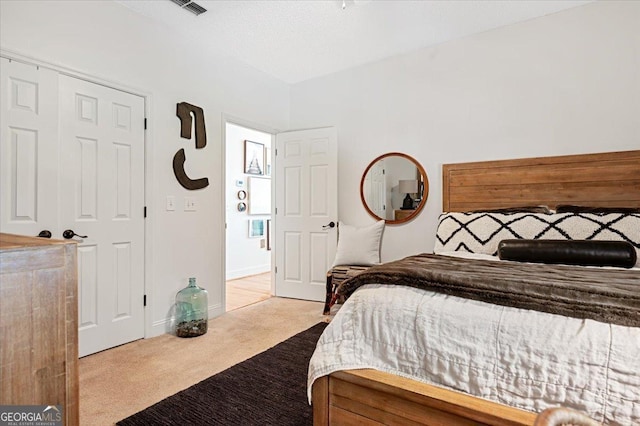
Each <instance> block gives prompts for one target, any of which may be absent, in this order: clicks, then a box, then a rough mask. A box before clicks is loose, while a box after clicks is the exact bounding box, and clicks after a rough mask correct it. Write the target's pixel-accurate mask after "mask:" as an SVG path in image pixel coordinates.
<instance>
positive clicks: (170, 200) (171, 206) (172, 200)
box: [167, 195, 176, 212]
mask: <svg viewBox="0 0 640 426" xmlns="http://www.w3.org/2000/svg"><path fill="white" fill-rule="evenodd" d="M175 209H176V197H174V196H173V195H167V211H168V212H172V211H174V210H175Z"/></svg>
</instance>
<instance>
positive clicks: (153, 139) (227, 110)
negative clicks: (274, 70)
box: [0, 1, 289, 335]
mask: <svg viewBox="0 0 640 426" xmlns="http://www.w3.org/2000/svg"><path fill="white" fill-rule="evenodd" d="M0 19H1V21H0V42H1V47H2V48H3V49H8V50H11V51H17V52H19V53H21V54H23V55H28V56H32V57H35V58H37V59H40V60H43V61H48V62H52V63H55V64H59V65H62V66H66V67H69V68H73V69H75V70H78V71H81V72H84V73H87V74H90V75H94V76H97V77H100V78H102V79H107V80H110V81H114V82H117V83H119V84H122V85H126V86H131V87H134V88H136V90H142V91H144V92H145V94H150V95H151V98H150V105H149V115H148V117H149V131H148V132H147V137H148V142H147V150H148V151H149V152H148V157H147V159H148V164H147V167H148V174H147V176H148V183H147V188H148V191H147V194H146V198H147V206H148V219H147V220H148V221H150V222H149V223H150V227H151V232H149V233H148V234H147V244H150V246H149V249H150V250H149V252H150V254H151V257H150V259H149V263H148V264H149V265H150V268H148V270H147V283H148V287H147V295H148V303H149V305H150V306H148V309H147V318H148V320H147V333H148V335H154V334H160V333H163V332H164V331H165V326H166V319H167V316H168V313H169V311H170V309H171V306H172V304H173V302H174V298H175V293H176V292H177V291H178V290H179V289H180V288H182V287H184V286H186V285H187V279H188V277H191V276H195V277H197V279H198V283H199V284H201V285H202V286H204V287H205V288H207V289H208V290H209V304H210V305H211V306H210V312H211V313H212V314H217V313H222V312H224V306H223V305H222V300H223V293H222V292H223V289H224V285H223V283H222V282H220V277H222V268H224V264H223V261H222V259H223V257H222V255H223V253H222V250H223V248H224V234H223V210H222V209H223V189H222V188H223V181H224V177H223V172H222V165H223V163H222V155H223V154H222V153H223V150H222V123H223V118H222V116H223V114H229V115H232V116H235V117H240V118H242V119H245V120H249V121H251V122H254V123H260V124H262V125H264V126H267V127H270V128H282V129H286V128H288V112H289V101H288V99H289V88H288V86H287V85H286V84H284V83H282V82H280V81H279V80H276V79H273V78H271V77H269V76H266V75H265V74H262V73H259V72H257V71H256V70H254V69H252V68H249V67H247V66H244V65H241V64H239V63H237V62H234V61H232V60H228V59H224V58H219V57H215V56H212V55H210V54H204V53H203V52H206V48H205V45H204V44H199V43H197V42H193V41H190V42H186V41H183V40H182V38H181V37H180V35H178V34H176V33H173V32H172V31H171V30H170V29H169V28H167V27H165V26H163V25H160V24H157V23H154V22H152V21H151V20H149V19H147V18H145V17H142V16H140V15H137V14H135V13H134V12H132V11H130V10H129V9H127V8H125V7H123V6H120V5H119V4H117V3H115V2H111V1H107V2H103V1H2V2H0ZM182 101H186V102H189V103H191V104H195V105H198V106H200V107H202V108H203V109H204V113H205V121H206V126H207V146H206V148H204V149H202V150H198V152H196V150H195V146H194V142H193V141H189V140H187V139H181V138H180V135H179V128H180V127H179V120H178V118H177V117H176V104H177V103H178V102H182ZM180 148H185V151H186V158H187V162H186V163H185V167H186V169H187V173H188V174H189V175H190V176H192V177H194V178H195V177H202V176H207V177H208V178H209V182H210V185H209V187H207V188H205V189H203V190H199V191H187V190H185V189H183V188H182V187H181V186H180V185H179V184H178V182H177V181H176V179H175V177H174V175H173V170H172V158H173V155H174V154H175V152H176V151H177V150H178V149H180ZM167 195H173V196H175V197H176V205H177V210H176V211H174V212H167V211H165V198H166V196H167ZM187 195H189V196H195V197H196V198H197V202H198V210H197V211H196V212H184V211H183V203H184V197H185V196H187Z"/></svg>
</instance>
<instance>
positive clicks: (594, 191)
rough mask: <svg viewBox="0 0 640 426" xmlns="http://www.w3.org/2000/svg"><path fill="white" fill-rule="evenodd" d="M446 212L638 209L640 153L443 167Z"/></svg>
mask: <svg viewBox="0 0 640 426" xmlns="http://www.w3.org/2000/svg"><path fill="white" fill-rule="evenodd" d="M442 182H443V188H442V190H443V192H442V211H444V212H447V211H458V212H459V211H469V210H480V209H493V208H502V207H516V206H530V205H546V206H549V207H551V208H554V207H555V206H557V205H559V204H573V205H584V206H597V207H606V206H615V207H639V208H640V150H638V151H623V152H607V153H602V154H583V155H565V156H559V157H539V158H523V159H517V160H501V161H482V162H475V163H459V164H444V165H443V166H442Z"/></svg>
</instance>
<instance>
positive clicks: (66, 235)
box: [62, 229, 87, 240]
mask: <svg viewBox="0 0 640 426" xmlns="http://www.w3.org/2000/svg"><path fill="white" fill-rule="evenodd" d="M62 236H63V237H64V238H65V239H67V240H70V239H71V238H73V237H78V238H87V236H86V235H78V234H76V233H75V232H73V231H72V230H71V229H67V230H65V231H64V232H63V233H62Z"/></svg>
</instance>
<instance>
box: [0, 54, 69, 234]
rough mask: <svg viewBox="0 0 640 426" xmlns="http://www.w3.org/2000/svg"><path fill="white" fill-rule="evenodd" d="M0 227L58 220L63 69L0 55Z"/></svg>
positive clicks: (30, 229) (32, 228)
mask: <svg viewBox="0 0 640 426" xmlns="http://www.w3.org/2000/svg"><path fill="white" fill-rule="evenodd" d="M0 67H1V68H0V76H1V78H0V80H1V82H0V117H1V119H0V123H1V126H2V129H1V134H0V139H1V140H2V143H0V161H1V163H0V164H1V167H0V189H1V191H0V192H1V195H0V231H2V232H5V233H10V234H19V235H30V236H34V237H35V236H37V235H38V234H39V233H40V231H43V230H48V231H50V232H51V233H54V232H55V231H56V228H57V226H58V223H57V220H58V199H57V197H58V192H57V191H58V185H57V181H58V162H57V158H58V141H57V135H58V75H57V73H56V72H55V71H51V70H48V69H45V68H37V67H36V66H34V65H27V64H23V63H20V62H16V61H9V60H8V59H6V58H0Z"/></svg>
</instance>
